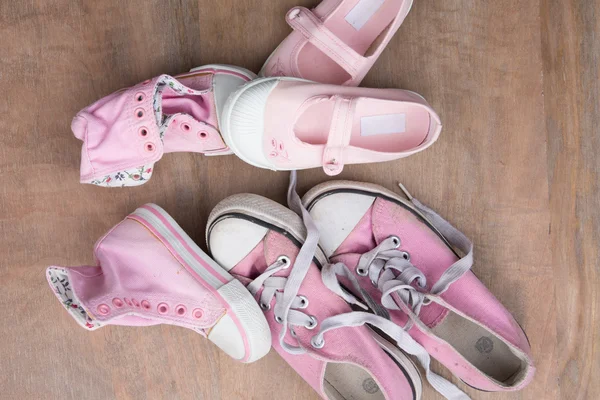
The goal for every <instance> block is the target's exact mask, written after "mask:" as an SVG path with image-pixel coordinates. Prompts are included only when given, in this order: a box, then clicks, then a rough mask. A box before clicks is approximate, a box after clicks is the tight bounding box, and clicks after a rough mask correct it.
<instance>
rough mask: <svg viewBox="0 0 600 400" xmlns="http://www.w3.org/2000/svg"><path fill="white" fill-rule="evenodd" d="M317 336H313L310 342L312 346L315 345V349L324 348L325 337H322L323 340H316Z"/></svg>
mask: <svg viewBox="0 0 600 400" xmlns="http://www.w3.org/2000/svg"><path fill="white" fill-rule="evenodd" d="M316 339H317V337H316V336H313V337H312V339H310V344H311V345H312V347H314V348H315V349H322V348H323V346H325V339H321V341H320V342H319V341H317V340H316Z"/></svg>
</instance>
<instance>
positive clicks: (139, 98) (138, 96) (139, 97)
mask: <svg viewBox="0 0 600 400" xmlns="http://www.w3.org/2000/svg"><path fill="white" fill-rule="evenodd" d="M145 98H146V95H145V94H144V93H142V92H139V93H138V94H136V95H135V101H137V102H138V103H141V102H142V101H144V99H145Z"/></svg>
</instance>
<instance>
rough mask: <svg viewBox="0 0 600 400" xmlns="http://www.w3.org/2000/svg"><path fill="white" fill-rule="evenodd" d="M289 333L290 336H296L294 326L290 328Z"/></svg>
mask: <svg viewBox="0 0 600 400" xmlns="http://www.w3.org/2000/svg"><path fill="white" fill-rule="evenodd" d="M290 335H292V337H296V331H295V330H294V328H290Z"/></svg>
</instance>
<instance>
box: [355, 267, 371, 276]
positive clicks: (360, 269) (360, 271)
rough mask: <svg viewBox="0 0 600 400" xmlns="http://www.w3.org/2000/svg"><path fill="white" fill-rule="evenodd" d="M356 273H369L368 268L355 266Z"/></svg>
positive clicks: (363, 274) (362, 274) (361, 274)
mask: <svg viewBox="0 0 600 400" xmlns="http://www.w3.org/2000/svg"><path fill="white" fill-rule="evenodd" d="M356 274H357V275H360V276H367V275H369V270H368V269H363V268H360V267H356Z"/></svg>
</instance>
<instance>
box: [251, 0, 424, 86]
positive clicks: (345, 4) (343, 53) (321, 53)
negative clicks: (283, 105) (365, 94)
mask: <svg viewBox="0 0 600 400" xmlns="http://www.w3.org/2000/svg"><path fill="white" fill-rule="evenodd" d="M411 6H412V0H323V1H322V2H321V3H320V4H319V5H318V6H317V7H316V8H315V9H313V10H308V9H306V8H304V7H295V8H292V9H291V10H290V11H289V12H288V13H287V15H286V21H287V23H288V24H290V26H291V27H292V28H293V29H294V32H292V33H291V34H290V35H289V36H288V37H287V38H286V39H285V40H284V41H283V42H282V43H281V44H280V45H279V47H277V49H275V51H274V52H273V54H271V56H270V57H269V59H268V60H267V62H266V63H265V65H264V66H263V68H262V70H261V72H260V74H259V75H260V76H293V77H297V78H304V79H310V80H313V81H316V82H321V83H330V84H336V85H342V84H343V85H347V86H358V85H359V84H360V82H361V81H362V80H363V78H364V77H365V75H366V74H367V72H369V69H371V67H372V66H373V64H374V63H375V61H376V60H377V58H379V55H380V54H381V52H382V51H383V49H384V48H385V46H387V44H388V43H389V41H390V40H391V39H392V37H393V36H394V34H395V33H396V31H397V30H398V28H400V25H401V24H402V22H403V21H404V18H405V17H406V15H407V14H408V12H409V11H410V8H411Z"/></svg>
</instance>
